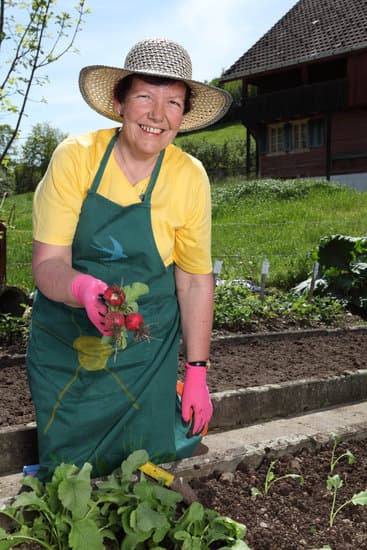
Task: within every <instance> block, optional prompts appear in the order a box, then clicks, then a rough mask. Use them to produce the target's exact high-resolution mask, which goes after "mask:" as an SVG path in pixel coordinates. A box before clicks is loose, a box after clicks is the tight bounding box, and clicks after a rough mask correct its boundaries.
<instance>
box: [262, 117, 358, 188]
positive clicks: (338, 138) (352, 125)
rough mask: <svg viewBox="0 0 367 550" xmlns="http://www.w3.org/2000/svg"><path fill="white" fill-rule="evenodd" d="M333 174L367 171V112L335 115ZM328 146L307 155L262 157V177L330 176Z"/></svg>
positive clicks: (332, 123)
mask: <svg viewBox="0 0 367 550" xmlns="http://www.w3.org/2000/svg"><path fill="white" fill-rule="evenodd" d="M330 137H331V142H330V153H331V163H330V174H331V175H333V174H358V173H361V172H367V110H366V109H359V110H355V111H345V112H340V113H334V114H333V115H332V118H331V136H330ZM326 174H327V153H326V147H319V148H317V149H312V150H308V151H304V152H290V153H281V154H272V155H269V154H262V155H260V176H261V177H279V178H297V177H300V178H304V177H326Z"/></svg>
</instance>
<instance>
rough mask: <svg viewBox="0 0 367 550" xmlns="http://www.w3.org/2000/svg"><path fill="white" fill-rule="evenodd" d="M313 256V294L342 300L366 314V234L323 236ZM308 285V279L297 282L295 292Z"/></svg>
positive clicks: (303, 289)
mask: <svg viewBox="0 0 367 550" xmlns="http://www.w3.org/2000/svg"><path fill="white" fill-rule="evenodd" d="M313 256H314V259H315V260H316V261H318V262H319V266H320V277H319V278H318V279H317V281H316V285H315V291H314V292H315V294H318V295H320V296H333V297H335V298H337V299H340V300H344V301H345V303H346V304H348V305H349V306H354V307H356V308H358V309H359V310H362V311H363V312H364V313H367V237H366V236H364V237H350V236H348V235H340V234H336V235H330V236H324V237H322V238H321V240H320V242H319V245H318V248H317V250H315V251H314V252H313ZM309 286H310V279H308V280H307V281H304V282H303V283H301V284H300V285H299V287H298V291H305V290H308V289H309Z"/></svg>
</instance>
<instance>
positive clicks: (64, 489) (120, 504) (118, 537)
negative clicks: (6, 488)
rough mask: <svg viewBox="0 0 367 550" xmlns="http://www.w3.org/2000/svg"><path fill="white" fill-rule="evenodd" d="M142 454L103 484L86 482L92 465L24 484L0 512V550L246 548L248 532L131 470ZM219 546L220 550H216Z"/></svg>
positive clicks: (145, 458)
mask: <svg viewBox="0 0 367 550" xmlns="http://www.w3.org/2000/svg"><path fill="white" fill-rule="evenodd" d="M147 461H148V455H147V453H146V451H144V450H140V451H136V452H134V453H132V454H131V455H130V456H129V457H128V458H127V459H126V460H125V461H124V462H123V463H122V464H121V468H119V469H118V470H116V471H115V472H113V473H112V474H111V475H110V476H108V478H107V479H105V480H102V481H98V482H93V483H92V481H91V478H90V474H91V469H92V467H91V465H90V464H89V463H85V464H84V465H83V467H82V468H80V469H79V468H77V467H76V466H74V465H71V464H61V465H60V466H58V467H57V468H56V470H55V472H54V475H53V477H52V480H51V481H50V482H46V483H43V482H41V481H40V480H38V479H36V478H33V477H26V478H24V480H23V485H25V486H26V487H28V488H29V489H30V491H29V492H23V493H21V494H20V495H19V496H18V497H17V498H16V500H15V501H14V502H13V503H12V504H11V505H8V506H5V507H4V508H3V509H1V510H0V514H2V515H3V516H6V517H7V518H8V520H10V521H11V529H10V530H9V532H7V531H6V530H5V529H0V550H8V549H10V548H13V547H15V546H18V545H20V544H23V543H26V544H28V545H29V544H36V545H39V547H40V548H46V549H47V550H66V549H72V550H103V549H104V548H105V544H107V545H108V546H107V547H108V548H111V549H121V550H142V549H144V548H152V549H154V550H164V549H167V548H170V549H172V550H176V549H177V550H178V549H179V548H186V549H187V550H190V549H191V550H206V549H209V548H213V546H212V545H213V544H221V546H220V548H222V549H225V548H236V549H238V550H241V549H243V550H246V549H248V546H247V544H246V543H245V542H244V540H243V539H244V537H245V535H246V527H245V526H244V525H242V524H240V523H237V522H235V521H233V520H232V519H230V518H227V517H223V516H220V515H219V514H218V513H217V512H215V511H214V510H209V509H204V508H203V506H202V505H201V504H200V503H199V502H194V503H192V504H191V505H190V506H189V507H186V508H185V507H184V505H183V503H182V500H183V498H182V495H181V494H179V493H177V492H175V491H173V490H172V489H167V488H166V487H164V486H163V485H160V484H157V483H154V482H152V481H150V480H148V479H147V478H146V477H145V475H144V474H143V473H140V478H139V479H138V478H137V476H136V471H137V470H138V468H139V467H140V466H142V465H143V464H145V463H146V462H147ZM215 547H218V546H215Z"/></svg>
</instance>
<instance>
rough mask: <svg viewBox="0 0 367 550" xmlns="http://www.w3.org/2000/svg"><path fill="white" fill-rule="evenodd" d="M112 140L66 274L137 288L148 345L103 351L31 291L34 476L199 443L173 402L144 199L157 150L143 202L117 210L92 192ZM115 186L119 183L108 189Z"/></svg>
mask: <svg viewBox="0 0 367 550" xmlns="http://www.w3.org/2000/svg"><path fill="white" fill-rule="evenodd" d="M117 137H118V134H117V133H116V134H115V135H114V136H113V138H112V139H111V141H110V143H109V145H108V147H107V149H106V152H105V154H104V157H103V159H102V161H101V164H100V166H99V169H98V172H97V174H96V177H95V179H94V181H93V184H92V186H91V189H90V190H89V192H88V194H87V197H86V199H85V201H84V203H83V205H82V209H81V213H80V218H79V223H78V226H77V229H76V233H75V237H74V241H73V249H72V252H73V254H72V257H73V267H74V268H75V269H77V270H78V271H80V272H82V273H89V274H91V275H93V276H94V277H97V278H99V279H102V280H103V281H105V282H106V283H107V284H109V285H111V284H118V285H120V284H121V283H122V284H123V285H129V284H132V283H134V282H142V283H145V284H147V285H148V286H149V293H148V294H146V295H144V296H142V297H141V298H139V299H138V306H139V312H140V313H141V314H142V315H143V317H144V322H145V323H146V324H147V325H148V328H149V334H150V338H149V340H143V341H139V342H136V341H135V340H134V338H133V335H132V334H131V333H129V338H128V346H127V348H126V349H125V350H122V351H118V352H117V354H116V353H115V349H114V347H113V345H109V344H104V343H102V341H101V334H100V333H99V332H98V330H97V329H96V328H95V327H94V325H93V324H92V323H91V322H90V321H89V319H88V317H87V315H86V312H85V310H84V308H71V307H68V306H66V305H65V304H62V303H59V302H54V301H51V300H49V299H47V298H46V297H45V296H44V295H43V294H42V293H41V292H40V291H39V290H37V292H36V296H35V300H34V304H33V310H32V324H31V331H30V338H29V346H28V352H27V373H28V379H29V384H30V389H31V393H32V398H33V402H34V405H35V411H36V422H37V429H38V450H39V459H40V466H41V469H40V473H39V477H41V478H43V479H46V478H49V477H50V475H51V474H52V472H53V470H54V469H55V467H56V465H58V464H60V463H61V462H67V463H74V464H76V465H77V466H81V465H82V464H84V462H90V463H91V464H92V465H93V474H94V475H95V476H100V475H106V474H108V473H110V472H111V471H112V470H114V469H115V468H117V467H118V466H120V464H121V462H122V460H123V459H125V458H126V457H127V456H128V455H129V454H130V453H131V452H132V451H134V450H136V449H146V450H147V452H148V454H149V457H150V459H151V460H152V461H153V462H155V463H162V462H167V461H172V460H176V459H179V458H184V457H187V456H191V455H192V453H193V452H194V450H195V448H196V447H197V445H198V444H199V442H200V440H201V436H200V435H198V436H194V437H191V438H188V437H187V435H186V434H187V431H188V429H189V426H187V425H184V424H183V422H182V420H181V413H180V400H179V398H178V396H177V394H176V381H177V371H178V347H179V335H180V320H179V309H178V303H177V297H176V289H175V279H174V271H173V265H170V266H169V267H167V268H166V267H165V266H164V264H163V262H162V259H161V257H160V255H159V252H158V250H157V247H156V243H155V241H154V236H153V231H152V226H151V208H150V206H151V196H152V192H153V189H154V185H155V182H156V180H157V177H158V175H159V170H160V165H161V162H162V159H163V154H164V152H163V151H162V153H161V155H160V157H159V159H158V161H157V165H156V167H155V169H154V172H153V174H152V177H151V180H150V182H149V185H148V189H147V192H146V196H145V199H144V201H143V202H140V203H137V204H132V205H130V206H127V207H124V206H121V205H119V204H116V203H114V202H112V201H110V200H108V199H106V198H105V197H103V196H101V195H99V194H98V187H99V183H100V181H101V178H102V176H103V172H104V169H105V166H106V164H107V162H108V159H109V156H110V154H111V151H112V149H113V146H114V144H115V142H116V139H117ZM116 185H118V182H116Z"/></svg>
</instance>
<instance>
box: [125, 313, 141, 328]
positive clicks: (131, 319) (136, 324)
mask: <svg viewBox="0 0 367 550" xmlns="http://www.w3.org/2000/svg"><path fill="white" fill-rule="evenodd" d="M142 323H143V316H142V315H140V313H130V314H129V315H127V316H126V317H125V326H126V328H127V330H139V329H140V327H141V325H142Z"/></svg>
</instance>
